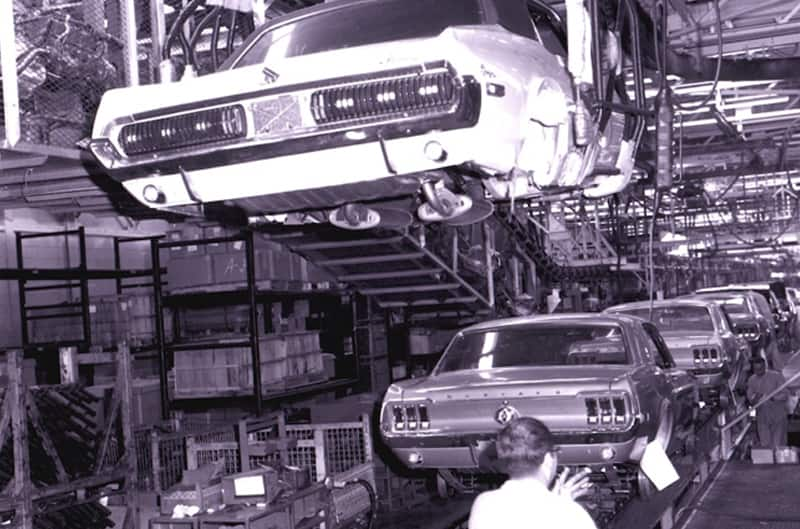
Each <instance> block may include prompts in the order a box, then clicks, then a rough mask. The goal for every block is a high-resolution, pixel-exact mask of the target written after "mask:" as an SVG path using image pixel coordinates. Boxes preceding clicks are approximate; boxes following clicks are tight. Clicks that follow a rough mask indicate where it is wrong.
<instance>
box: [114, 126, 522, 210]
mask: <svg viewBox="0 0 800 529" xmlns="http://www.w3.org/2000/svg"><path fill="white" fill-rule="evenodd" d="M434 141H435V142H438V143H439V144H440V145H441V146H442V148H443V149H444V150H445V151H446V152H447V157H446V159H445V160H443V161H434V160H431V159H429V158H428V157H427V156H426V154H425V148H426V145H427V144H428V143H430V142H434ZM517 143H518V142H509V141H503V140H502V139H500V138H498V139H495V140H494V141H492V140H491V139H489V140H488V141H487V136H486V135H485V134H484V133H483V132H481V131H479V130H478V129H471V128H467V129H456V130H450V131H437V132H430V133H425V134H421V135H418V136H410V137H405V138H398V139H395V140H385V141H384V142H383V147H382V146H381V143H380V142H374V143H359V144H351V145H343V146H340V147H336V148H329V149H325V150H316V151H309V152H303V153H298V154H291V155H285V156H278V157H274V158H262V159H257V160H249V161H244V162H240V163H232V164H231V165H222V166H213V167H207V168H200V167H199V166H197V165H195V167H196V168H194V169H190V168H187V167H183V166H182V167H181V168H182V169H183V171H184V172H185V173H184V175H182V174H181V173H180V172H164V171H162V172H161V174H156V173H155V172H154V173H153V174H149V175H146V176H143V177H138V178H132V179H131V178H130V176H131V173H130V172H126V173H125V174H113V176H114V177H115V178H117V179H119V180H121V181H122V184H123V186H124V187H125V189H126V190H127V191H128V192H129V193H131V194H132V195H133V197H134V198H136V199H137V200H139V201H140V202H142V203H143V204H144V205H146V206H148V207H152V208H167V207H176V206H185V205H190V204H194V203H196V200H195V199H197V200H199V201H201V202H204V203H207V202H220V201H225V200H236V199H244V198H250V197H257V196H270V195H278V194H286V193H291V192H296V191H306V190H314V189H322V188H335V187H336V186H342V185H347V184H359V183H364V182H376V181H379V180H382V179H384V178H390V177H391V178H395V179H397V180H398V183H405V184H406V185H409V184H412V183H414V182H415V181H417V180H418V178H417V177H415V176H405V177H404V176H402V175H413V174H415V173H423V172H425V171H433V170H437V169H442V168H444V167H448V166H451V165H459V164H462V163H465V162H468V161H475V160H476V159H479V158H481V157H483V159H481V160H480V161H481V162H484V163H486V164H487V165H488V164H492V165H494V166H495V167H498V168H505V169H508V168H510V167H511V166H513V164H514V162H515V157H516V149H517ZM484 155H485V156H484ZM167 171H169V169H167ZM137 172H139V173H140V174H141V172H140V171H137ZM149 185H152V186H155V187H156V188H157V189H158V190H159V192H160V195H161V197H162V200H161V201H160V202H158V203H149V202H147V201H146V200H144V198H143V197H144V189H145V187H146V186H149ZM390 196H391V195H390ZM387 198H388V197H387ZM292 209H299V208H294V207H292V204H285V205H284V207H283V208H281V210H279V211H265V212H264V213H282V212H284V211H291V210H292Z"/></svg>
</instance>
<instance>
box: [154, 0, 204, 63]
mask: <svg viewBox="0 0 800 529" xmlns="http://www.w3.org/2000/svg"><path fill="white" fill-rule="evenodd" d="M205 1H206V0H192V1H191V2H190V3H189V4H188V5H187V6H186V7H184V8H183V9H182V10H181V12H180V14H179V15H178V18H177V19H176V20H175V22H174V23H173V24H172V28H171V29H170V30H169V33H168V34H167V39H166V41H165V42H164V49H163V50H162V52H161V58H162V59H163V60H167V59H169V58H170V57H171V56H172V43H173V41H174V40H175V39H178V41H179V42H180V45H181V50H182V51H183V56H184V57H185V58H186V60H187V61H188V60H189V57H190V56H191V50H190V49H189V41H187V40H186V37H185V36H184V35H183V31H182V29H183V25H184V24H185V23H186V21H187V20H189V17H190V16H192V14H193V13H194V12H195V11H196V10H197V8H198V7H200V5H201V4H204V3H205Z"/></svg>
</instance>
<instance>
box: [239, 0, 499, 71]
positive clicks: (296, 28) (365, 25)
mask: <svg viewBox="0 0 800 529" xmlns="http://www.w3.org/2000/svg"><path fill="white" fill-rule="evenodd" d="M484 19H485V14H484V13H483V9H482V7H481V4H480V0H383V1H381V2H364V3H360V4H352V5H348V6H347V7H343V8H342V9H333V10H330V11H324V12H320V13H318V14H313V15H310V16H306V17H303V18H299V19H296V20H294V21H289V22H287V23H285V24H280V25H276V26H273V27H271V28H267V29H266V30H265V31H264V32H262V33H261V34H260V35H258V36H257V37H255V38H254V40H251V41H249V42H248V43H246V44H245V45H244V46H243V47H242V50H243V51H242V52H241V53H240V54H239V55H238V56H237V57H235V58H234V59H232V61H231V63H232V64H233V68H241V67H243V66H250V65H253V64H263V63H270V62H273V61H275V60H278V59H282V58H287V57H296V56H300V55H310V54H312V53H320V52H325V51H332V50H338V49H344V48H351V47H355V46H366V45H369V44H377V43H380V42H390V41H395V40H404V39H417V38H427V37H434V36H436V35H439V34H440V33H441V32H442V31H444V30H445V29H447V28H448V27H451V26H464V25H474V24H481V23H482V22H483V21H484ZM225 66H227V65H225ZM225 66H223V68H224V67H225Z"/></svg>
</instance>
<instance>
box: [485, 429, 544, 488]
mask: <svg viewBox="0 0 800 529" xmlns="http://www.w3.org/2000/svg"><path fill="white" fill-rule="evenodd" d="M557 452H558V447H557V446H556V444H555V438H554V437H553V434H552V433H550V430H549V429H548V428H547V426H545V425H544V423H542V421H539V420H537V419H534V418H532V417H518V418H516V419H512V420H511V421H510V422H509V423H508V424H506V426H505V427H504V428H503V429H502V430H500V433H499V434H498V435H497V457H498V459H500V461H501V462H502V463H503V464H504V466H505V469H506V471H507V472H508V474H509V475H510V476H511V477H512V478H518V477H525V476H532V475H536V474H539V475H541V476H542V478H543V480H544V481H547V482H550V481H552V479H553V477H555V475H556V466H557V465H558V461H557V456H556V453H557Z"/></svg>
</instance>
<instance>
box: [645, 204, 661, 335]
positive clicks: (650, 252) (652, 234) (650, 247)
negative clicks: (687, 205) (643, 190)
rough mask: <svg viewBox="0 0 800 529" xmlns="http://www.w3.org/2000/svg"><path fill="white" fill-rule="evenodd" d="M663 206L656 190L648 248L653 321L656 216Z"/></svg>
mask: <svg viewBox="0 0 800 529" xmlns="http://www.w3.org/2000/svg"><path fill="white" fill-rule="evenodd" d="M660 204H661V192H660V191H659V190H658V189H656V190H655V193H654V194H653V216H652V218H651V219H650V241H649V243H648V247H647V254H648V261H649V263H648V264H649V270H650V273H649V274H648V275H649V277H648V279H649V285H648V286H649V290H650V314H649V319H651V320H652V319H653V303H654V302H655V299H654V295H653V294H654V293H655V283H656V279H655V264H654V263H653V245H654V241H653V239H654V238H655V231H656V216H657V215H658V208H659V205H660Z"/></svg>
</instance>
